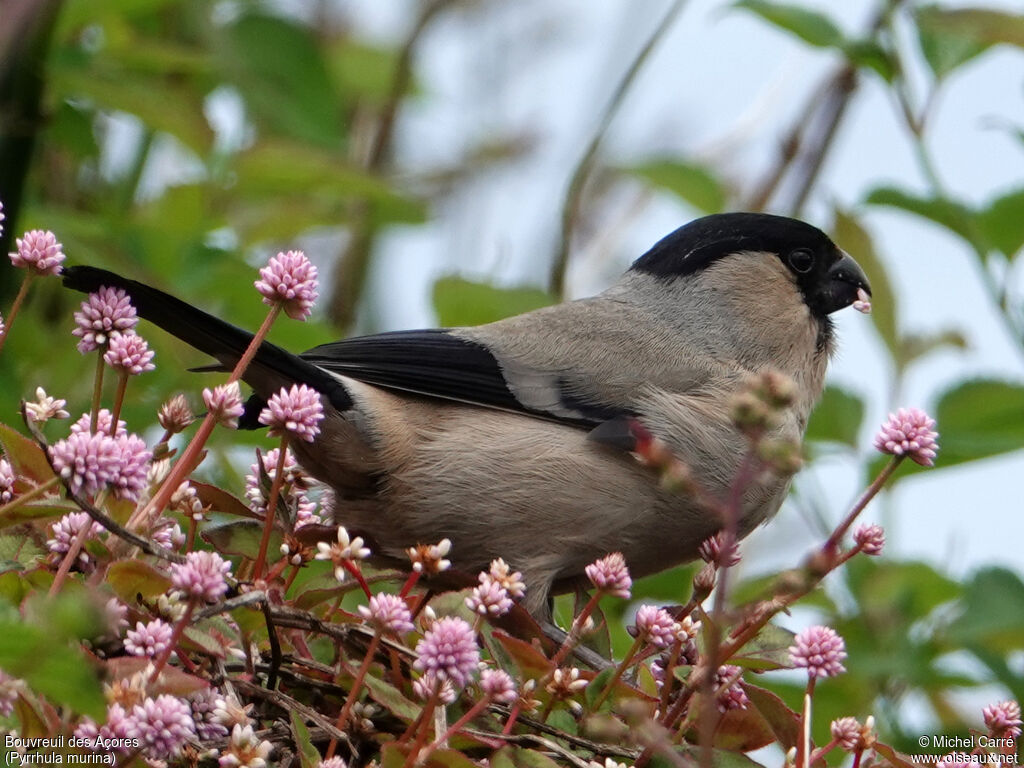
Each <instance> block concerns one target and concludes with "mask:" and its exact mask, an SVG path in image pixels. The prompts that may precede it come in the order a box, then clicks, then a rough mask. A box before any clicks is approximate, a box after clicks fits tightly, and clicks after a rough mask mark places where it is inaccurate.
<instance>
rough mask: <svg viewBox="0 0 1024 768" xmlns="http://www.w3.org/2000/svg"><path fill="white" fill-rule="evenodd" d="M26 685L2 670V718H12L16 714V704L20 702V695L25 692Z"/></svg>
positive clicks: (0, 693)
mask: <svg viewBox="0 0 1024 768" xmlns="http://www.w3.org/2000/svg"><path fill="white" fill-rule="evenodd" d="M24 688H25V683H24V682H23V681H21V680H19V679H18V678H16V677H11V676H10V675H8V674H7V673H6V672H4V671H3V670H2V669H0V717H10V716H11V713H13V712H14V702H16V701H17V700H18V694H19V693H20V692H21V691H22V690H24Z"/></svg>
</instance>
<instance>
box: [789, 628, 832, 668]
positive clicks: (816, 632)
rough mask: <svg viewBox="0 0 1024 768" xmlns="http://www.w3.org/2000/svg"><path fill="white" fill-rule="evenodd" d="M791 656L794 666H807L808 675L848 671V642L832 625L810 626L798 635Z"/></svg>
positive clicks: (790, 651)
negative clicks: (844, 640)
mask: <svg viewBox="0 0 1024 768" xmlns="http://www.w3.org/2000/svg"><path fill="white" fill-rule="evenodd" d="M789 658H790V661H791V662H792V663H793V666H794V667H804V668H806V669H807V675H808V677H835V676H836V675H838V674H841V673H843V672H845V671H846V667H844V666H843V663H842V662H843V659H845V658H846V643H844V642H843V638H842V637H840V636H839V633H838V632H836V631H835V630H834V629H832V628H831V627H823V626H820V625H817V626H813V627H808V628H807V629H805V630H804V631H803V632H801V633H799V634H798V635H797V636H796V640H795V642H794V644H793V645H792V646H790V648H789Z"/></svg>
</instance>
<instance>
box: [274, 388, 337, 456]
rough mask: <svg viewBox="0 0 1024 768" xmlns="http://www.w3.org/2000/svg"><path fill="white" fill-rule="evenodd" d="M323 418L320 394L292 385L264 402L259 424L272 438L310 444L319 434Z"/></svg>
mask: <svg viewBox="0 0 1024 768" xmlns="http://www.w3.org/2000/svg"><path fill="white" fill-rule="evenodd" d="M323 418H324V408H323V404H322V403H321V402H320V393H319V392H317V391H316V390H315V389H313V388H312V387H308V386H306V385H305V384H292V386H291V388H290V389H288V388H282V389H281V391H280V392H278V393H277V394H276V395H273V396H272V397H271V398H270V399H269V400H268V401H267V407H266V408H264V409H263V410H262V411H260V416H259V422H260V424H266V425H267V426H268V427H270V430H269V431H270V434H271V435H272V436H281V435H285V434H288V435H290V436H293V437H297V438H299V439H300V440H305V441H306V442H307V443H311V442H313V438H315V437H316V436H317V435H319V434H320V422H321V421H322V420H323Z"/></svg>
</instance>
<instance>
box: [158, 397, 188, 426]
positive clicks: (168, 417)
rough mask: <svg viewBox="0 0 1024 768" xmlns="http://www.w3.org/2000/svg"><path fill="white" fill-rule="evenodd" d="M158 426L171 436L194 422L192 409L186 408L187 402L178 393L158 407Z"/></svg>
mask: <svg viewBox="0 0 1024 768" xmlns="http://www.w3.org/2000/svg"><path fill="white" fill-rule="evenodd" d="M157 418H158V419H159V420H160V426H161V427H163V428H164V429H166V430H167V431H168V432H170V433H171V434H172V435H176V434H177V433H179V432H181V431H183V430H184V429H185V428H186V427H187V426H188V425H189V424H191V423H192V422H193V421H195V418H196V417H195V416H194V415H193V414H192V409H191V408H189V407H188V401H187V400H186V399H185V396H184V395H183V394H181V393H180V392H179V393H178V394H176V395H175V396H174V397H172V398H171V399H170V400H168V401H167V402H166V403H164V404H163V405H161V406H160V412H159V413H158V414H157Z"/></svg>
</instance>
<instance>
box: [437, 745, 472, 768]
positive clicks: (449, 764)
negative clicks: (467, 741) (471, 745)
mask: <svg viewBox="0 0 1024 768" xmlns="http://www.w3.org/2000/svg"><path fill="white" fill-rule="evenodd" d="M427 764H428V765H438V766H441V767H442V768H478V766H477V764H476V763H474V762H473V761H472V760H470V759H469V758H468V757H466V756H465V755H464V754H463V753H462V752H459V751H458V750H457V749H439V750H437V751H436V752H434V753H433V754H432V755H431V756H430V760H429V761H428V762H427Z"/></svg>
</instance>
